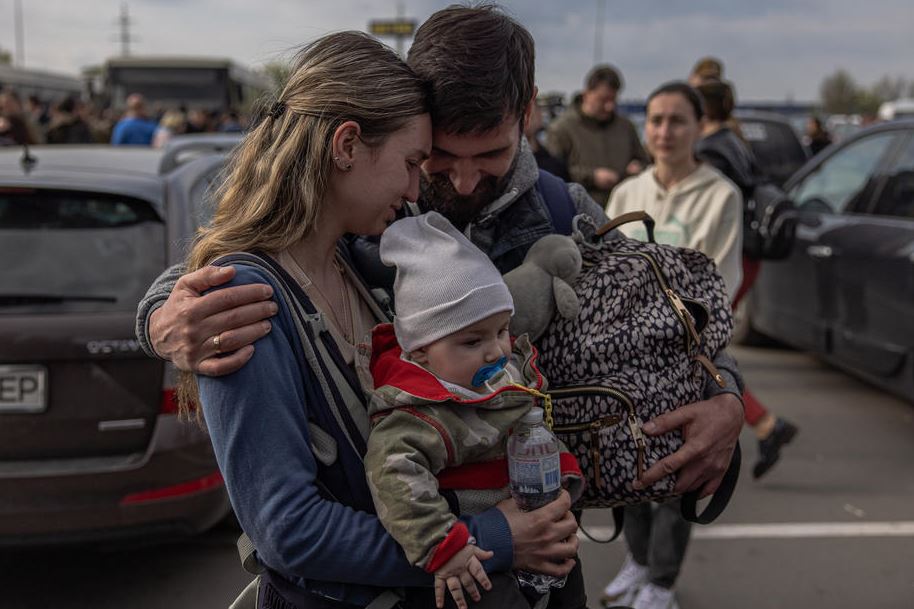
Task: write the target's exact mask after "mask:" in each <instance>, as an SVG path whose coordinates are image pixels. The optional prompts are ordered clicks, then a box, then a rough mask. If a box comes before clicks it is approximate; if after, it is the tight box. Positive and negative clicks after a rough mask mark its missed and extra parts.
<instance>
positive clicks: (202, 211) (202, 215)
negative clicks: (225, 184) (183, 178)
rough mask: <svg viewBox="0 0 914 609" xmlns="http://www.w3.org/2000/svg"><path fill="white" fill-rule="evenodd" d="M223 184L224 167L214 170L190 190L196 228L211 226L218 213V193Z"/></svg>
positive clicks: (195, 183)
mask: <svg viewBox="0 0 914 609" xmlns="http://www.w3.org/2000/svg"><path fill="white" fill-rule="evenodd" d="M221 183H222V167H221V166H220V167H218V168H216V169H214V170H213V171H212V172H210V173H208V174H206V175H205V176H203V177H202V178H200V179H199V180H197V181H196V182H194V185H193V186H192V187H191V189H190V200H191V203H192V205H193V216H194V227H195V228H198V227H201V226H206V225H207V224H209V222H210V220H212V219H213V214H214V213H215V212H216V199H215V195H216V191H217V190H218V188H219V186H220V184H221Z"/></svg>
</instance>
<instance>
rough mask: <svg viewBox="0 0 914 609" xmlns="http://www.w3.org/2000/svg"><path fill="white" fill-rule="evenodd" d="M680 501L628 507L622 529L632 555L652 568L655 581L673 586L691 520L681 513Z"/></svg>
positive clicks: (666, 585)
mask: <svg viewBox="0 0 914 609" xmlns="http://www.w3.org/2000/svg"><path fill="white" fill-rule="evenodd" d="M680 503H681V501H680V500H679V499H678V498H676V499H671V500H670V501H667V502H665V503H642V504H640V505H633V506H629V507H626V508H625V524H624V527H623V529H622V531H623V533H624V534H625V541H626V542H627V543H628V549H629V551H630V552H631V553H632V557H633V558H634V559H635V562H636V563H638V564H639V565H646V566H647V567H648V569H649V571H648V578H649V581H650V582H651V583H652V584H655V585H658V586H662V587H664V588H672V587H673V585H674V584H675V583H676V578H677V577H678V576H679V570H680V568H681V567H682V561H683V559H684V558H685V552H686V547H687V546H688V545H689V537H690V536H691V532H692V523H691V522H689V521H687V520H686V519H685V518H683V517H682V513H681V512H680Z"/></svg>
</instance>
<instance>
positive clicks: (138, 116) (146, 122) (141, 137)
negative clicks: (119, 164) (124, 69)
mask: <svg viewBox="0 0 914 609" xmlns="http://www.w3.org/2000/svg"><path fill="white" fill-rule="evenodd" d="M155 132H156V123H155V121H152V120H150V119H148V118H146V100H145V99H143V96H142V95H140V94H139V93H131V94H130V95H128V96H127V112H126V113H125V114H124V117H123V118H122V119H121V120H119V121H118V122H117V124H116V125H115V126H114V131H113V132H112V133H111V144H112V145H114V146H149V145H150V144H152V137H153V136H154V135H155Z"/></svg>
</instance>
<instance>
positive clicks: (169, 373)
mask: <svg viewBox="0 0 914 609" xmlns="http://www.w3.org/2000/svg"><path fill="white" fill-rule="evenodd" d="M177 384H178V370H177V368H175V367H174V366H173V365H172V364H170V363H166V364H165V376H164V378H163V379H162V402H161V404H160V406H159V414H178V393H177V389H176V386H177Z"/></svg>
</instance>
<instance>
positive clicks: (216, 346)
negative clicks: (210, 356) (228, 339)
mask: <svg viewBox="0 0 914 609" xmlns="http://www.w3.org/2000/svg"><path fill="white" fill-rule="evenodd" d="M219 342H220V341H219V335H218V334H217V335H216V336H214V337H213V346H214V347H215V348H216V353H222V349H220V348H219Z"/></svg>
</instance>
